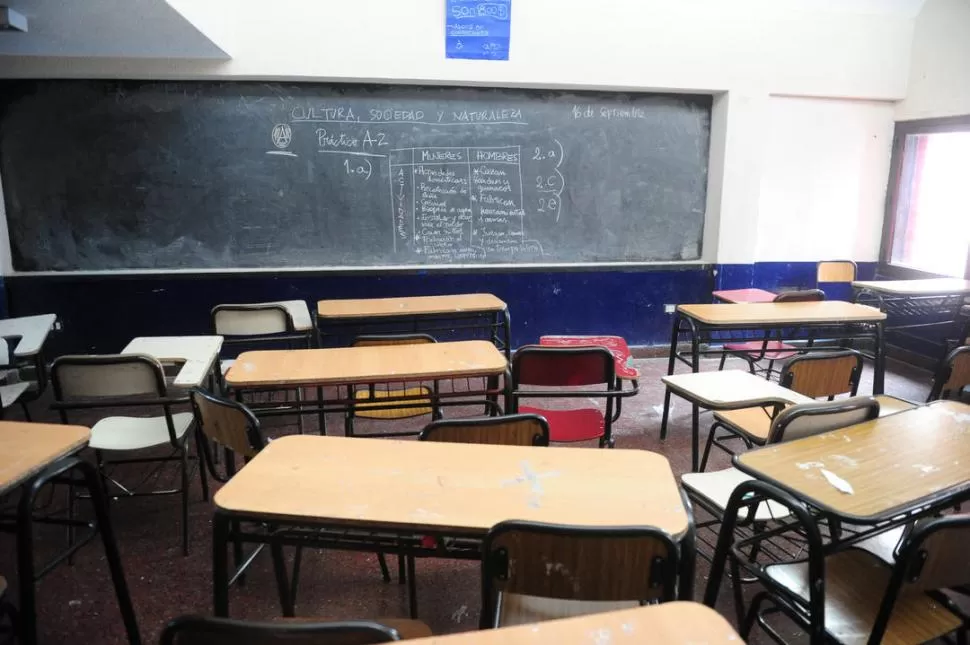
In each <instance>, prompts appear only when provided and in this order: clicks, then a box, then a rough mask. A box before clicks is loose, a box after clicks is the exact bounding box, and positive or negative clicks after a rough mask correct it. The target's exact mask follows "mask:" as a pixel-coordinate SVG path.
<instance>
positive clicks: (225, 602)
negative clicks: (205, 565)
mask: <svg viewBox="0 0 970 645" xmlns="http://www.w3.org/2000/svg"><path fill="white" fill-rule="evenodd" d="M228 541H229V518H227V517H225V516H223V515H222V514H221V513H218V512H217V513H215V514H214V516H213V518H212V613H213V614H214V615H215V616H219V617H221V618H226V617H228V616H229V554H228V553H227V552H226V547H227V546H228V544H227V543H228Z"/></svg>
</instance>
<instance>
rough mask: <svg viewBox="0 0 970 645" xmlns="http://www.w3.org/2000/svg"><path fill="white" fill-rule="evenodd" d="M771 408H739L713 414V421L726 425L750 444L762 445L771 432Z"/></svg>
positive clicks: (772, 409)
mask: <svg viewBox="0 0 970 645" xmlns="http://www.w3.org/2000/svg"><path fill="white" fill-rule="evenodd" d="M773 411H774V408H772V407H766V408H762V407H755V408H741V409H740V410H725V411H723V412H715V413H714V419H715V420H717V421H720V422H721V423H723V424H724V425H726V426H727V427H728V428H729V429H731V430H733V431H734V432H736V433H737V434H739V435H741V436H743V437H745V438H746V439H749V440H750V441H751V443H755V444H758V445H763V444H764V443H765V442H766V441H767V440H768V432H769V430H771V415H772V412H773Z"/></svg>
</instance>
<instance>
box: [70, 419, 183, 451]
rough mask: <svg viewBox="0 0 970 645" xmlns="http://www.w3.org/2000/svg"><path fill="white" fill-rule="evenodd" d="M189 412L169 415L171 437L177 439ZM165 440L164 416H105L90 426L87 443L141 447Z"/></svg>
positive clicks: (103, 447)
mask: <svg viewBox="0 0 970 645" xmlns="http://www.w3.org/2000/svg"><path fill="white" fill-rule="evenodd" d="M192 420H193V417H192V413H191V412H180V413H178V414H173V415H172V425H173V426H174V427H175V437H176V438H177V439H181V438H182V437H184V436H185V433H186V432H188V429H189V426H191V425H192ZM167 443H169V434H168V425H167V424H166V422H165V417H164V416H160V417H107V418H104V419H101V420H100V421H98V422H97V423H95V424H94V427H93V428H91V441H90V443H89V444H88V445H89V446H91V447H92V448H94V449H96V450H141V449H143V448H153V447H155V446H161V445H163V444H167Z"/></svg>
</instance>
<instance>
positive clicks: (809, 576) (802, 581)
mask: <svg viewBox="0 0 970 645" xmlns="http://www.w3.org/2000/svg"><path fill="white" fill-rule="evenodd" d="M792 501H795V500H792ZM795 503H796V504H798V502H797V501H795ZM800 515H801V517H803V518H806V519H809V518H810V516H809V515H808V513H807V510H806V511H805V512H804V513H802V514H800ZM968 540H970V516H965V515H961V516H948V517H941V518H935V519H931V520H926V521H921V522H919V523H918V524H917V525H916V527H915V528H914V529H913V530H912V532H910V533H909V534H908V535H907V536H906V538H905V539H904V541H903V543H902V545H901V546H900V548H899V552H898V558H897V560H896V563H895V565H894V566H889V565H887V564H886V563H884V562H882V561H881V560H880V559H879V558H877V557H876V556H874V555H872V554H871V553H868V552H867V551H864V550H862V549H857V548H849V549H845V550H842V551H837V552H835V553H834V554H832V555H829V556H827V557H825V556H824V551H823V546H822V543H821V539H820V537H819V535H818V532H817V531H809V532H808V541H809V544H808V549H807V551H808V554H809V558H808V559H807V560H802V561H796V562H785V563H779V564H768V565H766V566H764V567H761V568H760V570H758V571H756V572H755V573H756V575H758V577H759V578H760V579H761V581H762V582H763V583H764V584H765V587H766V588H765V591H762V592H761V593H759V594H758V595H757V596H756V597H755V598H754V600H753V601H752V604H751V608H750V610H749V611H748V614H747V618H746V620H745V621H744V624H743V625H742V629H741V636H742V638H745V639H747V638H748V636H749V634H750V632H751V629H752V627H753V626H754V624H755V622H757V623H758V624H759V625H760V626H761V627H762V629H764V630H765V631H766V632H767V633H768V634H769V635H771V636H772V637H773V638H774V639H775V640H776V642H784V641H783V640H779V638H780V635H779V633H778V631H777V630H776V629H775V628H774V627H772V626H770V625H768V623H767V622H766V621H765V616H766V614H767V613H768V612H769V611H771V610H780V611H781V612H783V613H784V614H785V615H787V616H788V617H789V618H791V619H792V620H794V621H795V622H796V623H798V624H799V625H800V626H801V627H802V628H803V629H805V630H806V631H809V632H810V633H812V634H815V635H817V636H818V638H816V639H813V642H822V640H823V637H824V640H825V642H836V643H847V644H853V645H854V644H856V643H872V644H876V643H914V644H915V643H925V642H929V641H932V640H934V639H937V638H941V637H942V636H945V635H947V634H951V633H952V632H955V631H958V630H959V632H960V634H958V642H965V641H964V639H965V638H966V635H965V633H964V630H965V629H966V627H967V625H966V618H965V616H964V615H963V614H962V613H961V611H960V610H959V608H958V607H957V606H956V605H955V604H954V603H953V602H952V601H950V600H949V599H948V598H947V597H946V596H944V595H943V594H942V593H940V591H942V590H944V589H948V588H953V587H960V586H964V585H967V584H968V583H970V558H967V555H966V545H967V541H968ZM812 572H817V573H812ZM766 602H768V603H769V604H770V605H771V606H770V607H769V608H768V609H767V610H766V609H763V608H762V605H764V604H765V603H766Z"/></svg>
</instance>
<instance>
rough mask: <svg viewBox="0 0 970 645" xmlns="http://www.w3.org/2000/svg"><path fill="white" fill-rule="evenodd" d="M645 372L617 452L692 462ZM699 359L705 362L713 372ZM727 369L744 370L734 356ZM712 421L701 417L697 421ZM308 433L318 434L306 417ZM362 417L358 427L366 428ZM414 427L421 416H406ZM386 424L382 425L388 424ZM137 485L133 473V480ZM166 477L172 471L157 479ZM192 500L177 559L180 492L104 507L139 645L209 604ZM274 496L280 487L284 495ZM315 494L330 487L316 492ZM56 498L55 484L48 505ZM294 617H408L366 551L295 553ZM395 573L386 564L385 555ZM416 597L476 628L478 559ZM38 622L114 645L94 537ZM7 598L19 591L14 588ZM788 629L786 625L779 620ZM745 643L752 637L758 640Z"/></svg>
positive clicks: (56, 538) (267, 609)
mask: <svg viewBox="0 0 970 645" xmlns="http://www.w3.org/2000/svg"><path fill="white" fill-rule="evenodd" d="M636 363H637V366H638V367H639V368H640V369H641V371H642V373H643V377H642V379H641V381H640V383H641V392H640V394H639V395H638V396H637V397H635V398H633V399H631V400H628V401H627V402H626V403H625V404H624V408H623V417H622V419H621V420H620V422H619V423H618V425H617V427H616V430H615V432H616V436H617V448H635V449H645V450H653V451H656V452H659V453H661V454H664V455H666V456H667V457H668V458H669V460H670V463H671V466H672V467H673V469H674V472H675V473H677V474H678V475H679V474H680V473H683V472H684V471H686V470H687V469H688V468H689V465H690V452H689V451H690V448H689V445H690V444H689V436H688V435H689V423H690V408H689V406H687V405H686V404H685V403H684V402H683V401H678V400H677V399H674V401H675V403H674V409H673V414H672V417H671V423H672V425H671V432H670V438H669V439H668V440H667V441H666V442H660V441H659V438H658V434H659V426H660V414H661V406H662V402H663V390H662V387H661V383H660V380H659V377H660V375H661V374H662V373H664V371H665V369H666V360H665V359H641V360H638V361H636ZM714 367H715V365H713V363H706V364H705V366H704V368H705V369H713V368H714ZM736 367H739V368H740V367H743V364H741V363H739V364H738V365H736ZM929 378H930V376H929V374H928V373H926V372H923V371H920V370H916V369H914V368H911V367H909V366H906V365H902V364H899V363H894V362H892V361H890V364H889V373H888V374H887V379H886V392H887V393H889V394H893V395H896V396H900V397H903V398H909V399H912V400H916V401H922V400H924V399H925V397H926V394H927V392H928V390H929ZM860 391H861V392H868V391H871V372H870V371H869V370H867V373H866V375H865V377H864V381H863V385H862V388H861V390H860ZM43 408H44V404H43V402H41V403H37V404H35V406H34V409H35V410H36V416H37V417H39V418H38V419H36V420H51V421H53V420H54V417H53V415H51V414H50V413H49V412H42V409H43ZM702 422H704V423H709V415H704V416H702ZM309 423H310V424H312V425H311V426H310V427H309V428H308V431H315V422H309ZM367 423H368V422H366V421H359V422H358V428H359V429H360V430H361V431H366V430H367V429H368V426H367ZM328 425H329V427H330V432H331V433H333V432H337V431H340V430H341V428H342V426H341V420H340V419H339V418H338V417H336V416H334V417H333V418H332V419H328ZM415 425H416V426H417V425H420V423H419V422H418V423H415ZM384 427H387V426H386V425H385V426H384ZM293 431H295V428H294V427H293V426H290V427H285V428H284V427H281V426H280V425H279V423H278V422H277V424H276V427H270V428H268V432H269V434H271V435H274V434H280V433H284V432H293ZM727 464H728V460H727V458H726V456H723V455H715V456H714V457H712V464H711V467H712V468H720V467H724V466H726V465H727ZM135 479H136V480H137V477H136V478H135ZM161 479H162V481H161V482H160V485H164V484H165V482H166V481H168V482H174V479H175V473H174V472H173V471H165V472H163V473H162V474H161ZM194 482H195V484H194V485H195V491H194V494H193V500H192V504H191V509H190V512H191V517H190V528H191V541H192V542H191V553H190V555H189V556H188V557H183V556H182V555H181V549H180V543H179V526H178V517H179V510H178V498H177V497H167V498H153V499H138V500H123V501H121V502H119V503H118V504H116V505H114V506H113V508H112V514H113V521H114V525H115V529H116V532H117V535H118V539H119V542H120V548H121V553H122V558H123V561H124V566H125V569H126V574H127V578H128V582H129V584H130V586H131V592H132V598H133V602H134V606H135V610H136V612H137V614H138V620H139V624H140V627H141V632H142V637H143V641H144V642H146V643H153V642H157V638H158V634H159V631H160V629H161V627H162V625H163V624H164V622H165V621H166V620H167V619H169V618H172V617H174V616H177V615H180V614H184V613H200V614H208V613H210V611H211V607H212V600H211V596H212V585H211V575H210V572H211V564H210V548H211V546H210V545H211V537H210V536H211V509H210V505H209V503H207V502H203V501H202V497H201V490H200V489H199V487H198V478H197V477H196V478H195V479H194ZM280 494H286V492H285V491H281V492H280ZM320 494H321V495H325V494H328V491H320ZM64 497H65V494H64V493H63V491H57V492H56V494H55V497H54V498H53V501H52V506H54V507H56V506H58V505H60V504H62V503H63V498H64ZM37 544H38V549H39V553H40V555H39V557H43V554H50V553H52V552H53V550H54V549H56V548H57V547H58V546H60V545H62V544H63V534H62V532H61V531H53V530H48V529H41V530H39V531H38V538H37ZM304 563H305V564H304V569H303V574H302V576H301V580H302V581H301V588H300V596H299V602H298V610H297V611H298V614H299V615H302V616H311V615H312V616H319V617H320V618H323V619H338V618H351V617H375V616H406V615H407V599H406V594H405V587H404V586H401V585H398V584H396V582H394V583H391V584H385V583H383V582H382V581H381V577H380V572H379V569H378V566H377V561H376V558H375V557H374V556H372V555H368V554H355V553H336V552H327V553H321V552H311V553H309V554H308V555H307V556H306V557H305V559H304ZM391 566H392V569H393V568H394V561H393V559H391ZM15 567H16V562H15V557H14V542H13V540H12V538H11V537H10V536H7V535H4V536H2V537H0V574H3V575H6V577H7V578H8V580H10V582H11V583H12V585H13V588H12V589H11V591H12V592H13V594H15V593H16V585H17V581H16V568H15ZM706 572H707V567H706V565H705V563H704V562H703V561H702V560H699V563H698V575H697V594H698V597H700V596H701V595H702V593H703V590H704V587H705V585H706V583H707V580H706ZM417 577H418V593H419V599H420V614H421V618H422V619H423V620H425V621H426V622H427V623H429V624H430V625H431V627H432V629H433V630H434V631H435V633H449V632H457V631H464V630H470V629H474V628H475V626H476V624H477V620H478V609H479V604H480V594H479V575H478V566H477V564H475V563H470V562H458V561H448V560H421V561H419V562H418V576H417ZM273 590H274V583H273V577H272V570H271V567H270V561H269V557H268V555H265V556H261V557H260V558H258V560H257V561H256V562H255V563H254V566H253V567H252V569H251V571H250V574H249V577H248V579H247V583H246V585H245V587H242V588H238V589H234V590H233V593H232V596H231V598H232V600H231V614H232V615H233V616H234V617H245V618H253V619H269V618H273V617H275V616H278V615H279V608H278V606H277V603H276V600H275V593H274V591H273ZM38 591H39V608H38V611H39V629H40V634H41V641H42V642H43V643H48V644H51V645H55V644H65V645H66V644H68V643H81V642H83V643H104V644H109V643H122V642H124V630H123V628H122V626H121V620H120V616H119V614H118V611H117V606H116V604H115V602H114V599H113V593H112V588H111V584H110V579H109V577H108V571H107V567H106V564H105V560H104V557H103V554H102V550H101V548H100V546H99V545H98V544H97V543H93V544H91V545H89V546H87V547H86V548H84V549H83V550H82V551H81V552H80V553H79V554H78V556H77V558H76V561H75V563H74V565H73V566H61V567H60V568H58V569H56V570H55V571H54V572H53V573H51V574H50V575H49V576H48V577H47V578H45V579H44V580H43V581H42V582H41V583H40V584H39V590H38ZM729 596H730V593H729V591H728V589H727V587H726V586H725V588H724V590H723V591H722V593H721V600H720V602H719V603H718V609H719V610H720V611H721V612H722V613H724V614H725V615H728V616H732V615H733V603H732V602H731V600H730V598H729ZM13 597H14V598H16V595H13ZM786 631H788V632H789V633H791V634H792V635H794V632H796V631H797V630H795V629H794V628H791V627H788V628H787V630H786ZM752 642H759V639H755V640H753V641H752Z"/></svg>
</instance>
